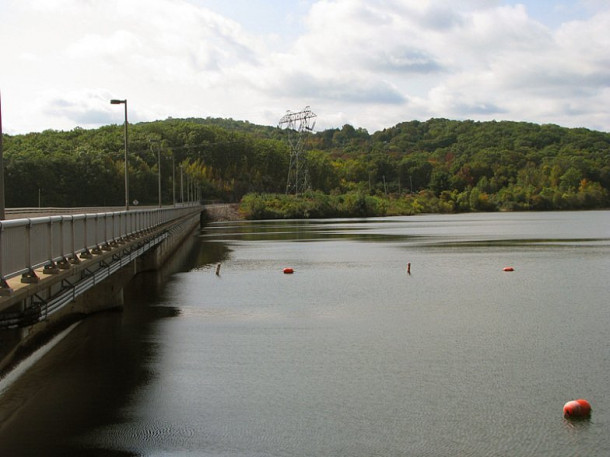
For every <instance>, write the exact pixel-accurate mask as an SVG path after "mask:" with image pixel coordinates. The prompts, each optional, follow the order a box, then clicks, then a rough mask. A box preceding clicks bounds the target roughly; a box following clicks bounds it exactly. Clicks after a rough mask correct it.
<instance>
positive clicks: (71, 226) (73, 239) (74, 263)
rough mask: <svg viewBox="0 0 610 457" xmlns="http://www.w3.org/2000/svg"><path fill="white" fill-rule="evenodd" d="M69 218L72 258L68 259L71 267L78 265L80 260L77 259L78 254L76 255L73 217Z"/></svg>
mask: <svg viewBox="0 0 610 457" xmlns="http://www.w3.org/2000/svg"><path fill="white" fill-rule="evenodd" d="M69 217H70V221H71V223H70V232H71V236H72V257H71V258H70V263H71V264H72V265H77V264H79V263H80V259H79V258H78V254H77V253H76V234H75V233H74V216H69Z"/></svg>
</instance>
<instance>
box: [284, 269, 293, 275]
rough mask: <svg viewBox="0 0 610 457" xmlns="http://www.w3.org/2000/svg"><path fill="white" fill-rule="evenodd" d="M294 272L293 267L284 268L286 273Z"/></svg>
mask: <svg viewBox="0 0 610 457" xmlns="http://www.w3.org/2000/svg"><path fill="white" fill-rule="evenodd" d="M292 273H294V270H293V269H292V268H284V274H285V275H291V274H292Z"/></svg>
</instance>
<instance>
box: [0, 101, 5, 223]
mask: <svg viewBox="0 0 610 457" xmlns="http://www.w3.org/2000/svg"><path fill="white" fill-rule="evenodd" d="M3 219H4V158H3V157H2V95H1V94H0V220H3Z"/></svg>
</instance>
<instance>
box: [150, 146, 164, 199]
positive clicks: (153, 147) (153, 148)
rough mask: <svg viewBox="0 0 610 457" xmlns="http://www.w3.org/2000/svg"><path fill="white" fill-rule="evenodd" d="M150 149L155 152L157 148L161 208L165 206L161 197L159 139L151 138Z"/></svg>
mask: <svg viewBox="0 0 610 457" xmlns="http://www.w3.org/2000/svg"><path fill="white" fill-rule="evenodd" d="M149 141H150V150H151V151H152V152H153V153H154V152H155V148H157V181H158V184H159V185H158V187H159V189H158V193H159V208H161V207H162V206H163V203H162V201H163V200H162V198H161V146H160V144H159V140H156V139H154V138H153V139H150V140H149Z"/></svg>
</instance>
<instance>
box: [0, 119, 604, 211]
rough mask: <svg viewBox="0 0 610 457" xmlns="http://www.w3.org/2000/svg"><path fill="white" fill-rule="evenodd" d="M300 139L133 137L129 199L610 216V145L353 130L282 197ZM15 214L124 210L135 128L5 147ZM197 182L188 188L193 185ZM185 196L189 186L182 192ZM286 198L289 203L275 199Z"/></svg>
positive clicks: (526, 132) (169, 123)
mask: <svg viewBox="0 0 610 457" xmlns="http://www.w3.org/2000/svg"><path fill="white" fill-rule="evenodd" d="M287 133H288V132H286V131H284V130H280V129H278V128H274V127H267V126H260V125H255V124H251V123H249V122H242V121H234V120H232V119H211V118H207V119H168V120H165V121H158V122H151V123H141V124H135V125H130V126H129V160H128V162H129V177H130V195H131V198H132V199H137V200H138V201H139V202H140V203H141V204H154V203H156V202H157V166H158V165H157V153H158V151H159V150H160V152H161V174H162V189H163V202H164V203H165V204H169V203H171V202H172V163H174V164H175V168H176V170H177V171H176V180H177V181H178V180H179V179H180V172H179V170H180V167H181V169H182V172H183V176H188V177H189V181H190V182H196V183H197V185H198V186H200V188H201V189H202V190H203V195H204V198H205V199H208V200H220V201H240V200H241V199H242V198H243V197H244V196H245V195H247V194H248V195H247V197H246V198H243V204H242V207H243V209H244V211H245V212H246V215H247V216H249V217H308V216H309V217H316V216H332V215H385V214H413V213H418V212H423V211H433V212H457V211H494V210H550V209H585V208H602V207H608V206H610V205H609V203H610V199H609V195H610V193H609V191H610V134H608V133H603V132H597V131H591V130H587V129H568V128H562V127H559V126H556V125H537V124H531V123H525V122H474V121H451V120H446V119H430V120H429V121H426V122H419V121H411V122H404V123H400V124H398V125H396V126H394V127H391V128H387V129H384V130H382V131H378V132H375V133H373V134H369V133H368V132H367V131H366V130H364V129H356V128H354V127H352V126H350V125H345V126H343V128H341V129H330V130H325V131H322V132H318V133H315V134H309V135H308V136H307V141H306V150H307V160H308V169H309V184H310V187H311V189H312V192H311V193H308V194H307V195H305V196H301V198H293V197H286V196H282V195H281V194H283V193H284V191H285V188H286V177H287V172H288V164H289V153H290V149H289V146H288V142H287ZM4 159H5V176H6V177H5V179H6V181H5V182H6V204H7V206H8V207H18V206H37V205H38V198H39V197H38V196H39V191H40V195H41V204H42V206H88V205H121V204H122V203H123V168H124V162H123V127H122V126H121V125H113V126H107V127H102V128H99V129H96V130H83V129H75V130H72V131H69V132H57V131H45V132H42V133H32V134H27V135H15V136H8V135H5V136H4ZM184 179H186V178H184ZM177 185H178V186H179V182H177ZM269 194H276V195H269Z"/></svg>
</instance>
